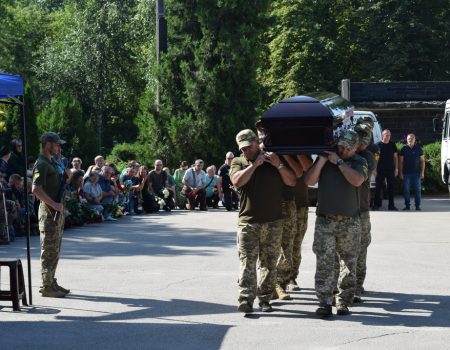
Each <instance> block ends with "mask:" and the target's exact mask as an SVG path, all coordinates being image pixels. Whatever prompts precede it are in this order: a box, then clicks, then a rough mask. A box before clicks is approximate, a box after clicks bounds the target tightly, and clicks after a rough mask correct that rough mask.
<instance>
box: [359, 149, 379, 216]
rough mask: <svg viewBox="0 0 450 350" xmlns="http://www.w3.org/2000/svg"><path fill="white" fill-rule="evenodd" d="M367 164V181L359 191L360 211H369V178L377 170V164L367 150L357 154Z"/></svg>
mask: <svg viewBox="0 0 450 350" xmlns="http://www.w3.org/2000/svg"><path fill="white" fill-rule="evenodd" d="M358 155H359V156H361V157H363V158H364V159H365V160H366V162H367V180H366V181H364V182H363V184H362V185H361V190H360V204H359V209H360V211H369V208H370V177H371V176H372V173H373V171H374V170H375V169H376V168H377V162H376V161H375V157H374V155H373V153H372V152H370V151H368V150H367V149H366V150H364V151H361V152H359V153H358Z"/></svg>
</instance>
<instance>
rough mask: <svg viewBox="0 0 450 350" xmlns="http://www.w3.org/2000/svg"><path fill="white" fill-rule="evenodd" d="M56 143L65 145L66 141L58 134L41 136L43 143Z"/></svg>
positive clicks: (52, 133)
mask: <svg viewBox="0 0 450 350" xmlns="http://www.w3.org/2000/svg"><path fill="white" fill-rule="evenodd" d="M46 142H54V143H58V144H60V145H64V144H65V143H66V141H64V140H62V139H61V138H60V137H59V135H58V134H57V133H56V132H53V131H49V132H46V133H45V134H43V135H42V136H41V143H46Z"/></svg>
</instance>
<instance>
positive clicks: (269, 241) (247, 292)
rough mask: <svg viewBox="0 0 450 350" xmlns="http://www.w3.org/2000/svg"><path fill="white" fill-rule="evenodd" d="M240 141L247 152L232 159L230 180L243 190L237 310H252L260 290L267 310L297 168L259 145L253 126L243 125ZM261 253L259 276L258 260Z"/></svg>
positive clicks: (238, 142)
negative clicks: (287, 192)
mask: <svg viewBox="0 0 450 350" xmlns="http://www.w3.org/2000/svg"><path fill="white" fill-rule="evenodd" d="M236 142H237V144H238V146H239V149H240V150H241V151H242V153H243V155H242V156H241V157H236V158H234V159H233V161H232V163H231V169H230V178H231V182H232V183H233V185H234V186H235V187H237V188H238V190H239V192H240V210H239V224H238V233H237V246H238V253H239V261H240V273H239V307H238V311H240V312H243V313H246V314H247V313H250V312H252V311H253V301H254V299H255V298H256V296H258V298H259V300H260V302H259V305H260V307H261V310H262V311H263V312H269V311H272V307H271V305H270V303H269V301H270V299H271V297H272V292H273V290H274V288H275V284H276V263H277V259H278V256H279V253H280V243H281V230H282V222H281V217H282V212H281V202H282V193H281V191H282V188H283V184H286V185H290V186H293V185H294V184H295V176H294V174H293V173H292V172H291V171H290V170H288V169H287V168H286V167H285V166H284V165H283V163H281V161H280V158H279V157H278V156H277V155H276V154H274V153H270V152H263V151H261V150H260V149H259V143H258V138H257V137H256V135H255V133H254V132H253V131H252V130H249V129H247V130H242V131H240V132H239V133H238V134H237V136H236ZM258 256H259V263H260V264H259V266H260V280H259V281H257V277H256V276H257V275H256V263H257V260H258Z"/></svg>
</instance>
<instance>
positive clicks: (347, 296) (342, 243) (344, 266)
mask: <svg viewBox="0 0 450 350" xmlns="http://www.w3.org/2000/svg"><path fill="white" fill-rule="evenodd" d="M358 143H359V140H358V134H357V133H356V132H355V131H353V130H345V131H344V132H343V133H342V134H341V136H340V137H339V140H338V150H337V153H335V152H326V155H320V156H319V157H318V158H317V160H316V161H315V163H314V165H313V166H312V167H311V168H310V169H309V170H308V171H307V172H306V174H305V175H304V177H305V183H306V185H309V186H312V185H314V184H316V183H317V182H318V183H319V191H318V204H317V219H316V225H315V230H314V243H313V251H314V254H315V255H316V274H315V289H316V295H317V298H318V299H319V307H318V308H317V310H316V314H317V315H319V316H324V317H326V316H331V315H332V307H331V303H332V300H333V290H334V288H335V283H336V280H335V276H334V275H335V271H334V270H335V269H334V268H335V256H336V254H338V256H339V262H340V266H341V269H340V275H339V279H338V294H337V295H336V309H337V314H338V315H348V314H349V313H350V311H349V309H348V307H349V306H350V305H352V302H353V297H354V294H355V285H356V260H357V257H358V248H359V240H360V234H361V224H360V219H359V199H360V198H359V186H361V185H362V183H363V182H364V181H365V180H366V179H367V162H366V160H365V159H364V158H362V157H360V156H358V155H356V154H355V153H356V147H357V145H358Z"/></svg>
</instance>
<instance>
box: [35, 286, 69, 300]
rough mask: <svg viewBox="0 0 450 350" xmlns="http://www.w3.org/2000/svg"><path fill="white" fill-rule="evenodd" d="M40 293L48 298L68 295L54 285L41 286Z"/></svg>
mask: <svg viewBox="0 0 450 350" xmlns="http://www.w3.org/2000/svg"><path fill="white" fill-rule="evenodd" d="M39 293H41V295H42V296H43V297H46V298H64V297H65V296H66V293H64V292H61V291H60V290H57V289H55V288H54V287H53V286H50V287H41V288H40V289H39Z"/></svg>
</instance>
